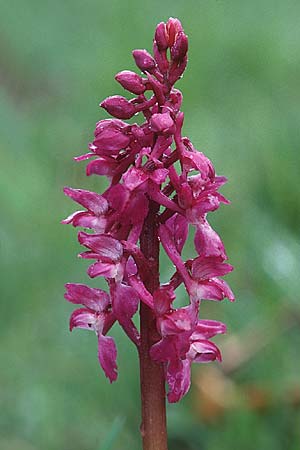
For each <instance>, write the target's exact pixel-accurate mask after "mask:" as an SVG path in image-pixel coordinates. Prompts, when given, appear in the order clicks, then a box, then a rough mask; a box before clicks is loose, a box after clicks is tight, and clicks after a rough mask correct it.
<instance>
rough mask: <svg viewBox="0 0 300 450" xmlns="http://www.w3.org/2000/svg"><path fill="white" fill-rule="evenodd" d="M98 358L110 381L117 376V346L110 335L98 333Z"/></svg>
mask: <svg viewBox="0 0 300 450" xmlns="http://www.w3.org/2000/svg"><path fill="white" fill-rule="evenodd" d="M98 359H99V362H100V365H101V367H102V369H103V370H104V373H105V375H106V376H107V378H109V380H110V382H111V383H112V382H113V381H115V380H116V379H117V377H118V373H117V364H116V359H117V348H116V344H115V341H114V340H113V338H112V337H109V336H103V335H102V334H101V333H99V334H98Z"/></svg>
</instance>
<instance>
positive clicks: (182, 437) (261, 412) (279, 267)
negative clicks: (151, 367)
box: [0, 0, 300, 450]
mask: <svg viewBox="0 0 300 450" xmlns="http://www.w3.org/2000/svg"><path fill="white" fill-rule="evenodd" d="M170 16H174V17H178V18H180V19H181V21H182V23H183V26H184V28H185V31H186V33H187V34H188V36H189V39H190V52H189V65H188V70H187V71H186V74H185V76H184V78H183V79H182V80H181V81H180V83H179V84H178V87H179V88H180V89H181V90H182V91H183V93H184V104H183V110H184V111H185V134H186V135H188V136H189V137H190V138H191V140H192V141H193V143H194V145H195V146H196V147H197V148H198V149H199V150H202V151H204V152H205V153H206V154H207V155H208V156H209V158H211V159H212V161H213V162H214V164H215V167H216V170H217V172H218V173H219V174H222V175H226V176H228V178H229V182H228V184H227V185H226V186H225V187H224V189H223V193H224V194H225V195H227V196H228V197H229V198H230V199H231V201H232V205H231V206H229V207H222V208H221V209H220V210H219V211H218V212H217V213H216V214H213V215H210V216H211V217H210V221H211V223H213V225H214V227H215V228H216V230H217V231H218V232H219V233H220V234H221V236H222V237H223V239H224V242H225V244H226V248H227V251H228V254H229V257H230V262H231V263H232V264H233V265H234V266H235V267H236V269H235V272H234V273H233V274H232V275H230V276H229V277H228V279H229V282H230V284H231V286H232V288H233V290H234V291H235V293H236V296H237V302H236V303H235V304H230V303H229V302H228V301H226V300H225V301H224V302H223V303H220V304H216V303H212V302H207V303H205V304H204V305H203V308H202V317H208V318H214V319H218V320H224V321H225V322H226V323H227V325H228V329H229V333H228V336H225V337H220V338H219V339H217V342H218V344H219V345H220V347H221V348H222V349H224V357H225V361H224V366H222V367H223V371H222V372H221V371H218V368H217V365H211V366H209V367H210V369H208V366H204V365H201V366H197V367H194V371H193V388H192V389H191V391H190V393H189V394H188V396H187V397H186V398H185V399H184V400H183V401H182V402H181V403H180V404H175V405H169V407H168V421H169V437H170V450H217V449H218V450H219V449H221V450H227V449H237V448H243V449H244V450H247V449H249V450H250V449H253V448H257V449H263V450H265V449H266V450H268V449H272V450H279V449H282V450H283V449H284V450H299V448H300V431H299V430H300V426H299V425H300V411H299V402H300V380H299V373H300V362H299V348H300V331H299V323H300V320H299V317H300V311H299V305H300V303H299V282H298V279H299V271H300V262H299V251H300V244H299V215H300V214H299V213H300V208H299V198H300V197H299V194H300V183H299V175H300V171H299V167H300V166H299V163H300V152H299V144H300V134H299V102H300V89H299V78H300V27H299V19H300V3H299V1H296V0H294V1H293V0H287V1H277V0H253V1H252V2H246V1H241V0H227V1H225V0H198V1H196V0H195V1H192V0H186V1H185V2H174V1H171V0H168V1H164V2H162V1H157V0H153V1H151V2H150V1H144V2H142V1H137V0H129V2H121V1H116V0H112V1H110V2H107V1H103V0H99V1H96V0H86V1H79V0H65V1H63V2H61V1H58V0H52V1H51V2H50V1H40V0H39V1H37V0H27V1H26V2H25V1H24V0H23V1H21V0H10V1H6V2H5V1H3V0H2V1H1V14H0V76H1V87H0V96H1V97H0V98H1V101H0V114H1V120H0V151H1V155H0V157H1V167H2V171H1V172H2V173H1V178H0V186H1V190H0V196H1V204H2V219H1V223H0V233H1V240H0V245H1V265H2V267H1V272H0V274H1V291H2V296H1V297H2V300H1V310H2V312H1V328H0V346H1V371H0V436H1V437H0V449H1V450H69V449H72V450H117V449H118V450H119V449H122V450H138V449H140V441H139V434H138V427H139V421H140V412H139V380H138V364H137V356H136V353H135V351H134V349H133V348H132V346H131V345H130V343H129V342H128V340H127V339H126V338H125V336H124V334H123V333H122V332H121V331H119V330H118V329H114V330H113V333H112V334H113V335H114V336H115V337H116V340H117V343H118V351H119V356H118V365H119V379H118V381H117V383H115V384H113V385H110V384H109V382H108V381H107V380H106V379H105V377H104V375H103V373H102V372H101V370H100V368H99V366H98V362H97V357H96V351H97V350H96V339H95V336H94V335H93V334H92V333H86V332H83V331H80V330H76V331H75V332H74V333H73V334H72V335H70V333H69V331H68V317H69V314H70V312H71V311H72V309H73V308H72V305H69V304H67V302H65V301H64V300H63V292H64V287H63V285H64V283H66V282H89V280H88V277H87V275H86V273H85V269H86V264H85V263H84V262H83V261H79V260H77V259H76V254H77V253H78V251H79V246H78V244H77V242H76V233H75V230H74V229H72V228H71V227H64V226H61V225H60V224H59V221H60V220H61V218H64V217H65V216H66V215H67V214H69V213H70V212H72V211H73V210H74V205H73V204H72V202H71V201H70V200H69V199H67V198H65V197H64V195H63V193H62V187H63V186H64V185H69V186H72V187H81V188H87V189H96V190H99V191H100V192H101V190H102V189H103V187H104V185H105V184H104V183H105V181H103V180H101V179H100V178H97V177H94V178H93V177H91V178H86V177H85V175H84V167H85V164H84V163H81V164H77V163H75V162H73V161H72V157H73V156H75V155H79V154H82V153H84V152H85V150H86V146H87V142H89V140H90V139H91V136H92V132H93V129H94V124H95V122H96V121H98V120H100V119H102V118H105V117H107V116H106V114H105V112H104V111H102V110H100V109H99V108H98V103H99V101H101V100H102V99H103V98H105V97H106V96H108V95H112V94H116V93H118V94H122V89H121V88H120V87H119V86H118V85H117V83H116V82H115V81H114V78H113V77H114V74H115V73H117V72H118V71H120V70H124V69H131V70H135V69H134V64H133V61H132V57H131V50H132V49H134V48H147V49H149V50H150V49H151V43H152V37H153V32H154V28H155V25H156V24H157V23H158V22H160V21H162V20H164V21H165V20H167V19H168V17H170ZM125 95H126V94H125ZM162 276H164V274H162ZM97 283H99V281H98V280H96V282H94V284H93V283H91V284H93V285H96V284H97ZM99 285H101V283H100V284H99ZM183 301H184V300H183ZM210 370H213V372H209V371H210ZM205 377H206V378H205ZM203 379H204V381H203V382H202V380H203ZM205 383H206V384H205ZM206 385H208V386H209V387H208V388H205V386H206ZM211 397H215V398H214V400H212V399H211ZM225 399H226V401H225Z"/></svg>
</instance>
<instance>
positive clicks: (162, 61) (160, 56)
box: [153, 41, 169, 74]
mask: <svg viewBox="0 0 300 450" xmlns="http://www.w3.org/2000/svg"><path fill="white" fill-rule="evenodd" d="M153 55H154V58H155V61H156V63H157V65H158V68H159V70H160V71H161V73H162V74H166V73H167V71H168V69H169V61H168V58H167V53H166V52H164V51H162V52H160V51H159V49H158V46H157V43H156V41H154V43H153Z"/></svg>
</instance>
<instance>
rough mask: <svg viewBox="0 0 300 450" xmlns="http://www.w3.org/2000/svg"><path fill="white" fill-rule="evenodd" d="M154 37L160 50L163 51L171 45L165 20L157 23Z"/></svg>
mask: <svg viewBox="0 0 300 450" xmlns="http://www.w3.org/2000/svg"><path fill="white" fill-rule="evenodd" d="M154 39H155V41H156V44H157V47H158V50H160V51H163V50H166V49H167V48H168V47H169V36H168V33H167V28H166V24H165V23H164V22H161V23H159V24H158V25H157V27H156V30H155V38H154Z"/></svg>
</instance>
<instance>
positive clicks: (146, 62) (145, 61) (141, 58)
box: [132, 50, 156, 72]
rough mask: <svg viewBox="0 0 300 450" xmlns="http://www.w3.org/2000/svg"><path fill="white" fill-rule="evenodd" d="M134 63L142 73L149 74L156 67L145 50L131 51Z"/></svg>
mask: <svg viewBox="0 0 300 450" xmlns="http://www.w3.org/2000/svg"><path fill="white" fill-rule="evenodd" d="M132 55H133V57H134V60H135V63H136V65H137V66H138V68H139V69H141V71H142V72H145V71H148V72H150V71H151V70H153V69H154V68H155V67H156V62H155V60H154V59H153V58H152V56H151V55H150V53H148V52H147V50H133V52H132Z"/></svg>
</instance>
